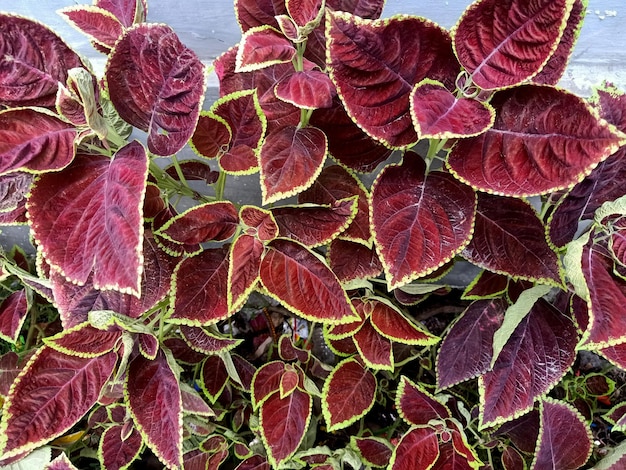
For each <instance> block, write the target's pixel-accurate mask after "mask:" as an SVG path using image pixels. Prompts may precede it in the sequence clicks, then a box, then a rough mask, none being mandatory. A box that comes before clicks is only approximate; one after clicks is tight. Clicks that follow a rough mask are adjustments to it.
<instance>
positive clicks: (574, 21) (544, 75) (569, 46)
mask: <svg viewBox="0 0 626 470" xmlns="http://www.w3.org/2000/svg"><path fill="white" fill-rule="evenodd" d="M586 11H587V4H586V3H585V1H584V0H575V1H574V4H573V5H572V11H570V13H569V17H568V19H567V24H566V26H565V30H564V31H563V35H562V36H561V40H560V42H559V44H558V46H557V48H556V50H555V51H554V52H553V53H552V56H551V57H550V59H549V60H548V62H547V63H546V64H545V65H544V66H543V69H541V72H539V73H538V74H537V75H535V76H534V77H533V82H534V83H541V84H547V85H556V84H557V83H558V82H559V80H560V79H561V77H562V76H563V73H564V72H565V68H566V67H567V63H568V61H569V59H570V57H571V55H572V51H573V50H574V45H575V44H576V40H577V39H578V36H579V34H580V30H581V28H582V25H583V20H584V18H585V14H586Z"/></svg>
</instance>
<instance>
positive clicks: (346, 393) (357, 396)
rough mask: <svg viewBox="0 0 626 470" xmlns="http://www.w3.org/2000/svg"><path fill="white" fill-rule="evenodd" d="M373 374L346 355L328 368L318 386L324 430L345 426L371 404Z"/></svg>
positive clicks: (365, 410) (364, 411)
mask: <svg viewBox="0 0 626 470" xmlns="http://www.w3.org/2000/svg"><path fill="white" fill-rule="evenodd" d="M376 388H377V383H376V377H375V376H374V374H372V372H370V371H369V370H368V369H367V368H365V367H363V365H362V364H361V362H360V361H359V360H358V359H356V358H354V357H350V358H348V359H345V360H343V361H341V362H340V363H339V364H337V366H336V367H335V368H334V369H333V370H332V372H331V373H330V375H329V376H328V377H327V378H326V381H325V382H324V387H323V388H322V413H323V415H324V420H325V421H326V426H327V428H328V431H329V432H330V431H336V430H338V429H343V428H346V427H348V426H349V425H350V424H352V423H354V422H355V421H357V420H358V419H360V418H361V417H363V416H365V414H366V413H367V412H368V411H369V410H370V409H371V408H372V406H374V402H375V399H376Z"/></svg>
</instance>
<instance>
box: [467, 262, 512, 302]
mask: <svg viewBox="0 0 626 470" xmlns="http://www.w3.org/2000/svg"><path fill="white" fill-rule="evenodd" d="M508 285H509V278H508V276H505V275H504V274H498V273H494V272H491V271H488V270H486V269H483V270H482V271H481V272H479V273H478V274H477V275H476V277H475V278H474V279H472V280H471V281H470V283H469V284H468V285H467V287H466V288H465V290H464V291H463V296H462V298H463V299H466V300H483V299H492V298H498V297H502V295H503V294H504V293H505V292H506V290H507V287H508Z"/></svg>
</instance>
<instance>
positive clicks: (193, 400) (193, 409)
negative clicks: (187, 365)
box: [180, 382, 215, 417]
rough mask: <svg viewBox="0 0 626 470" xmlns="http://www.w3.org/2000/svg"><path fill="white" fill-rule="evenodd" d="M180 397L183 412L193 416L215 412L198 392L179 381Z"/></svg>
mask: <svg viewBox="0 0 626 470" xmlns="http://www.w3.org/2000/svg"><path fill="white" fill-rule="evenodd" d="M180 398H181V403H182V406H183V413H185V414H191V415H194V416H210V417H212V416H215V412H214V411H213V410H212V409H211V407H210V406H209V405H207V403H206V401H204V398H202V396H200V393H199V392H196V390H195V389H194V388H192V387H191V386H190V385H187V384H185V383H184V382H181V383H180Z"/></svg>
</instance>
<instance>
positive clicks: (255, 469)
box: [236, 0, 270, 470]
mask: <svg viewBox="0 0 626 470" xmlns="http://www.w3.org/2000/svg"><path fill="white" fill-rule="evenodd" d="M238 1H239V3H241V2H242V1H243V0H238ZM236 470H270V464H269V463H268V462H267V460H266V459H265V457H262V456H260V455H253V456H252V457H248V458H247V459H246V460H244V461H243V462H241V463H240V464H239V465H237V468H236Z"/></svg>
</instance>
